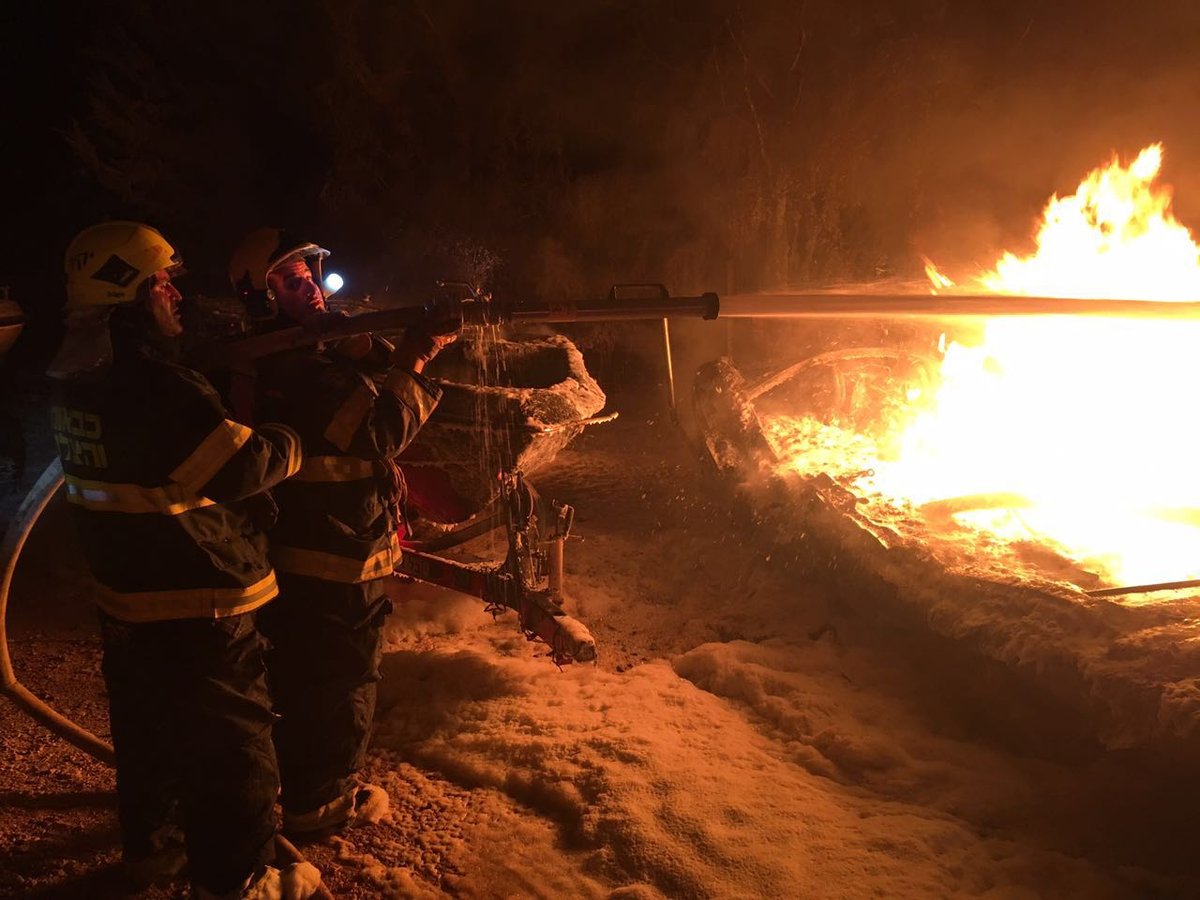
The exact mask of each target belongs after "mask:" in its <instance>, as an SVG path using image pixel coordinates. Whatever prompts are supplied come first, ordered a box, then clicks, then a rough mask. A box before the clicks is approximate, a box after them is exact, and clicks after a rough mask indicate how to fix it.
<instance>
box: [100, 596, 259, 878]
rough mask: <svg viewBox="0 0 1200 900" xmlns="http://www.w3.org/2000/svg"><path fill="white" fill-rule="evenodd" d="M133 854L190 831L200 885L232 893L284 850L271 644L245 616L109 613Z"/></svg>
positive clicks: (108, 641)
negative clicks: (170, 834) (125, 617)
mask: <svg viewBox="0 0 1200 900" xmlns="http://www.w3.org/2000/svg"><path fill="white" fill-rule="evenodd" d="M100 633H101V638H102V641H103V647H104V658H103V662H102V664H101V669H102V671H103V673H104V681H105V685H106V686H107V688H108V702H109V718H110V721H111V725H112V737H113V749H114V750H115V751H116V757H117V813H118V817H119V819H120V823H121V838H122V844H123V850H124V855H125V858H126V859H127V860H130V861H134V860H138V859H144V858H146V857H148V856H151V855H152V854H153V853H154V852H155V851H156V850H158V849H160V847H161V844H162V837H163V834H164V832H166V831H167V830H169V829H170V828H171V826H173V825H174V826H177V827H178V828H179V829H181V830H182V832H183V837H184V842H185V845H186V848H187V855H188V869H189V874H190V877H191V880H192V882H193V883H195V884H198V885H200V886H202V887H204V888H206V889H208V890H210V891H212V892H213V893H217V894H223V893H226V892H228V891H231V890H233V889H234V888H236V887H238V886H239V885H240V884H241V883H242V882H243V881H244V880H245V879H246V878H247V877H248V876H249V875H250V874H251V873H252V872H254V871H255V870H256V869H258V868H259V867H260V866H262V865H263V864H265V863H267V862H270V861H271V859H272V858H273V854H274V843H273V838H274V835H275V813H274V807H275V799H276V795H277V793H278V785H279V780H278V775H277V771H276V764H275V753H274V750H273V748H272V746H271V725H272V723H273V721H274V716H273V715H272V713H271V711H270V706H269V698H268V695H267V684H266V675H265V669H264V665H263V651H264V649H265V647H264V641H263V640H262V637H261V636H260V635H259V633H258V631H257V629H256V627H255V622H254V614H253V613H247V614H243V615H239V616H231V617H229V618H222V619H176V620H171V621H165V622H138V623H132V622H123V621H119V620H117V619H114V618H112V617H111V616H109V615H107V614H106V613H103V612H101V613H100Z"/></svg>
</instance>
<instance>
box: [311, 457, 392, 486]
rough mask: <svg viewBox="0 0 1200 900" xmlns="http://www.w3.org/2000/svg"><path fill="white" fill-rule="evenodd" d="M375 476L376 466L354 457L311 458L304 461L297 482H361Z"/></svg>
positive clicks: (367, 460)
mask: <svg viewBox="0 0 1200 900" xmlns="http://www.w3.org/2000/svg"><path fill="white" fill-rule="evenodd" d="M374 474H375V464H374V463H373V462H371V460H369V459H358V458H357V457H354V456H310V457H309V458H308V459H306V460H304V464H303V465H302V466H301V467H300V471H299V472H297V473H296V475H295V480H296V481H360V480H362V479H363V478H371V477H372V476H374Z"/></svg>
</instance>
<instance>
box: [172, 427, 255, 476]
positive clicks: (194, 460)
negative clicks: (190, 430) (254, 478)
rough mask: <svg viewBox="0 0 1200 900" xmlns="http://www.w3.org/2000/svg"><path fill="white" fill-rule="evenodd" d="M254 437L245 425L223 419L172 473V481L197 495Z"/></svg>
mask: <svg viewBox="0 0 1200 900" xmlns="http://www.w3.org/2000/svg"><path fill="white" fill-rule="evenodd" d="M253 434H254V432H253V431H251V430H250V429H249V428H247V427H246V426H245V425H242V424H240V423H238V422H234V421H233V420H231V419H223V420H222V421H221V424H219V425H218V426H217V427H216V428H214V429H213V430H212V431H210V432H209V433H208V437H206V438H205V439H204V440H202V441H201V442H200V446H198V447H197V448H196V449H195V450H194V451H192V455H191V456H189V457H188V458H187V459H185V460H184V461H183V462H182V463H180V464H179V467H178V468H177V469H175V471H174V472H172V473H171V475H170V478H171V480H172V481H177V482H179V483H180V484H182V485H183V486H184V487H185V488H187V489H188V490H190V491H191V492H192V493H198V492H199V491H200V488H202V487H204V485H206V484H208V482H209V480H211V479H212V477H213V476H214V475H216V474H217V472H218V471H220V469H221V466H223V465H225V463H227V462H229V459H230V457H231V456H233V454H235V453H237V452H238V450H240V449H241V448H242V445H243V444H245V443H246V441H248V440H250V436H251V435H253Z"/></svg>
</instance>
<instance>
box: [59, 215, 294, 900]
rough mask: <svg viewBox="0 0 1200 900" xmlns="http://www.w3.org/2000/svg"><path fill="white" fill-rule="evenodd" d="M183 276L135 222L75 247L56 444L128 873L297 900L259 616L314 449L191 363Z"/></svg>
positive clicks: (201, 891)
mask: <svg viewBox="0 0 1200 900" xmlns="http://www.w3.org/2000/svg"><path fill="white" fill-rule="evenodd" d="M179 265H180V260H179V257H178V255H177V254H176V252H175V250H174V249H173V248H172V246H171V245H170V244H169V243H168V242H167V240H166V239H165V238H164V237H163V236H162V235H161V234H160V233H159V232H158V231H156V230H155V229H153V228H150V227H149V226H146V225H143V224H139V223H136V222H122V221H110V222H104V223H102V224H99V225H94V226H92V227H91V228H87V229H85V230H84V231H82V232H80V233H79V234H78V235H77V236H76V237H75V239H74V240H73V241H72V242H71V244H70V246H69V247H68V249H67V254H66V276H67V310H68V320H69V321H70V322H71V323H72V325H73V326H74V327H72V329H71V331H70V332H69V335H68V339H67V340H66V341H64V346H63V348H62V350H61V351H60V353H59V356H58V358H57V359H56V361H55V363H54V364H53V365H52V367H51V372H52V374H54V375H55V377H57V378H58V379H60V390H59V396H58V399H57V402H56V404H55V405H54V406H53V408H52V427H53V433H54V438H55V441H56V443H57V449H58V454H59V457H60V459H61V461H62V467H63V473H64V477H65V481H66V493H67V500H68V502H69V503H70V505H71V508H72V511H73V516H74V519H75V524H76V526H77V531H78V535H79V540H80V543H81V545H82V547H83V551H84V555H85V557H86V559H87V562H88V564H89V566H90V568H91V571H92V574H93V576H94V578H95V581H96V582H97V585H96V593H95V599H96V604H97V606H98V607H99V618H100V633H101V639H102V645H103V660H102V665H101V669H102V672H103V675H104V682H105V685H106V687H107V691H108V701H109V719H110V724H111V732H112V740H113V749H114V750H115V753H116V766H117V808H118V816H119V819H120V826H121V839H122V850H123V854H122V855H123V859H124V862H125V863H126V867H127V871H128V872H129V873H130V874H131V875H132V876H134V877H135V878H136V879H138V880H139V881H156V880H169V879H170V878H173V877H175V876H176V875H178V874H179V873H180V872H181V871H182V869H183V866H184V865H185V862H186V866H187V871H188V875H189V877H190V879H191V881H192V884H193V888H194V890H195V893H196V895H197V896H199V897H203V898H208V897H244V896H254V897H271V896H282V892H283V886H282V885H283V883H284V882H285V881H288V880H289V879H292V880H295V878H296V877H300V878H302V879H309V880H311V878H312V877H313V876H314V875H315V870H313V869H312V867H311V866H308V867H307V869H308V871H305V872H300V871H299V870H297V869H292V870H291V871H289V872H288V873H286V875H287V877H281V874H280V872H279V871H278V870H277V869H275V868H274V867H272V866H270V865H269V863H270V861H271V858H272V854H273V851H274V835H275V831H276V821H275V811H274V805H275V800H276V797H277V794H278V773H277V768H276V761H275V754H274V750H273V747H272V742H271V725H272V723H273V720H274V716H273V714H272V713H271V709H270V703H269V697H268V690H267V682H266V672H265V667H264V662H263V651H264V647H265V642H264V641H263V639H262V637H261V636H260V634H259V632H258V629H257V627H256V624H255V617H256V615H257V614H258V612H259V611H260V610H261V609H262V608H263V606H264V604H266V603H267V602H268V601H269V600H271V599H272V598H273V597H275V596H276V594H277V593H278V588H277V586H276V581H275V573H274V571H273V570H272V568H271V565H270V563H269V561H268V559H267V542H266V536H265V532H264V530H263V528H262V527H260V526H261V525H262V523H261V522H260V521H259V519H260V518H261V515H260V512H261V507H262V496H263V495H261V493H260V492H262V491H264V490H266V489H267V488H270V487H272V486H273V485H275V484H277V483H279V482H280V481H281V480H283V479H285V478H287V477H288V476H290V475H292V474H294V473H295V472H296V471H297V470H298V469H299V468H300V464H301V461H302V458H301V443H300V439H299V438H298V437H297V435H296V433H295V432H294V431H293V430H292V429H291V428H288V427H286V426H284V425H277V424H268V425H262V426H260V427H259V428H258V429H257V430H251V429H250V428H247V427H245V426H244V425H241V424H239V423H237V422H235V421H233V420H232V419H231V418H230V416H229V414H228V413H227V412H226V411H225V409H224V407H223V406H222V405H221V402H220V400H219V399H218V397H217V394H216V392H215V391H214V390H213V388H212V386H211V385H210V384H209V383H208V382H207V381H206V380H205V378H204V377H203V376H202V375H200V374H199V373H197V372H195V371H192V370H191V369H188V368H185V367H184V366H182V365H180V363H179V362H178V338H179V336H180V334H181V333H182V331H183V326H182V322H181V319H180V311H179V306H180V302H181V297H180V294H179V292H178V290H176V288H175V286H174V285H173V284H172V277H173V276H174V275H176V274H177V273H178V271H179ZM305 865H307V864H305ZM301 895H303V896H306V894H303V893H301Z"/></svg>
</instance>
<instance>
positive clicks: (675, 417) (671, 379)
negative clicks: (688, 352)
mask: <svg viewBox="0 0 1200 900" xmlns="http://www.w3.org/2000/svg"><path fill="white" fill-rule="evenodd" d="M662 326H663V349H664V350H665V351H666V354H667V405H668V406H669V407H670V409H671V421H672V422H678V421H679V413H678V412H677V411H676V409H675V367H674V365H673V364H672V363H671V323H670V322H669V321H667V320H666V319H663V320H662Z"/></svg>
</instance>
